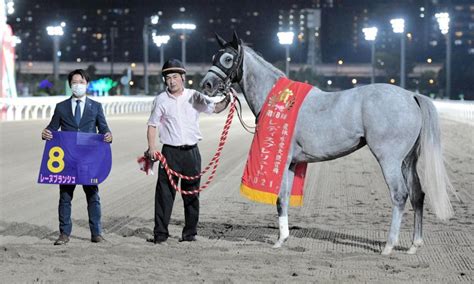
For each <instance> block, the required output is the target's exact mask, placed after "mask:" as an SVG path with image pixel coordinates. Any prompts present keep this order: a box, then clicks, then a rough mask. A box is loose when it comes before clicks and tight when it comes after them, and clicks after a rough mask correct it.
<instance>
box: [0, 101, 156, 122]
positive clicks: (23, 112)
mask: <svg viewBox="0 0 474 284" xmlns="http://www.w3.org/2000/svg"><path fill="white" fill-rule="evenodd" d="M67 98H69V97H66V96H52V97H19V98H15V99H10V98H0V120H3V121H11V120H29V119H49V118H51V117H52V116H53V113H54V108H55V107H56V104H57V103H58V102H60V101H63V100H65V99H67ZM91 99H93V100H96V101H98V102H100V103H101V104H102V107H103V108H104V113H105V114H106V115H113V114H123V113H133V112H148V111H150V110H151V104H152V101H153V99H154V97H145V96H133V97H132V96H113V97H91Z"/></svg>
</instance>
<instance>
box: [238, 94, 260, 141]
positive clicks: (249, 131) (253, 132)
mask: <svg viewBox="0 0 474 284" xmlns="http://www.w3.org/2000/svg"><path fill="white" fill-rule="evenodd" d="M235 99H236V100H237V102H238V103H239V108H238V109H237V107H236V109H237V117H238V118H239V121H240V124H241V125H242V127H243V128H244V129H245V131H247V132H248V133H250V134H255V128H257V127H256V126H250V125H248V124H247V123H245V121H244V119H243V114H242V104H241V103H240V100H239V98H237V97H235Z"/></svg>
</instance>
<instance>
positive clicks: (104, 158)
mask: <svg viewBox="0 0 474 284" xmlns="http://www.w3.org/2000/svg"><path fill="white" fill-rule="evenodd" d="M52 133H53V139H51V140H49V141H46V145H45V147H44V152H43V158H42V160H41V167H40V172H39V175H38V183H44V184H82V185H96V184H100V183H102V182H103V181H104V180H105V179H106V178H107V176H108V175H109V173H110V169H111V167H112V152H111V149H110V144H109V143H107V142H104V135H103V134H95V133H82V132H70V131H52Z"/></svg>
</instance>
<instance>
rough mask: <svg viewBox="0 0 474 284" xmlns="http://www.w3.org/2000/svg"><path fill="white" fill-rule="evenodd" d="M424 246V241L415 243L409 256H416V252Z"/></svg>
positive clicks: (409, 251) (408, 252)
mask: <svg viewBox="0 0 474 284" xmlns="http://www.w3.org/2000/svg"><path fill="white" fill-rule="evenodd" d="M422 245H423V240H417V241H414V242H413V244H412V245H411V247H410V249H409V250H408V251H407V254H416V251H417V250H418V249H419V248H420V247H421V246H422Z"/></svg>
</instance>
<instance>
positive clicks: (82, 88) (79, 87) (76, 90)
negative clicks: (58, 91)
mask: <svg viewBox="0 0 474 284" xmlns="http://www.w3.org/2000/svg"><path fill="white" fill-rule="evenodd" d="M71 90H72V93H73V94H74V95H75V96H76V97H82V96H84V95H85V94H86V90H87V85H85V84H74V85H72V87H71Z"/></svg>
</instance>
